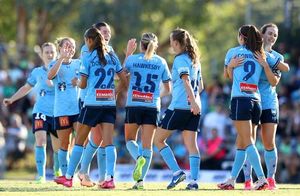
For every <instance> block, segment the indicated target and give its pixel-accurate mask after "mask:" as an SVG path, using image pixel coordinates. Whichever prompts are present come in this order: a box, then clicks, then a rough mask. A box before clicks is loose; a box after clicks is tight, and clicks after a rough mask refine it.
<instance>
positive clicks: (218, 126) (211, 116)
mask: <svg viewBox="0 0 300 196" xmlns="http://www.w3.org/2000/svg"><path fill="white" fill-rule="evenodd" d="M227 122H228V118H227V116H226V114H225V112H224V108H223V105H222V104H221V103H217V104H216V106H215V110H214V111H212V112H209V113H208V114H207V115H206V116H205V117H204V122H203V131H202V134H203V135H204V137H205V138H206V139H210V138H211V137H212V135H211V134H212V132H211V130H212V129H215V130H216V131H217V132H218V133H217V134H218V136H219V137H220V138H224V137H225V135H224V134H225V127H226V124H227Z"/></svg>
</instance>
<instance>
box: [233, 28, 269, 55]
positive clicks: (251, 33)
mask: <svg viewBox="0 0 300 196" xmlns="http://www.w3.org/2000/svg"><path fill="white" fill-rule="evenodd" d="M239 34H240V35H241V36H242V37H243V38H244V44H245V47H246V48H247V49H248V50H250V51H251V52H253V53H255V52H259V53H260V54H261V55H265V52H264V49H263V40H262V36H261V34H260V32H259V30H258V29H257V28H256V27H255V26H254V25H244V26H242V27H241V28H240V30H239Z"/></svg>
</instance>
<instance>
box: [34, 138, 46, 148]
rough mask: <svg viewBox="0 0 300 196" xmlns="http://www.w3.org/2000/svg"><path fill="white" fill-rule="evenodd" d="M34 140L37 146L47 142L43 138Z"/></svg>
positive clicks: (44, 144)
mask: <svg viewBox="0 0 300 196" xmlns="http://www.w3.org/2000/svg"><path fill="white" fill-rule="evenodd" d="M35 142H36V145H37V146H46V143H47V141H46V139H45V138H37V139H36V141H35Z"/></svg>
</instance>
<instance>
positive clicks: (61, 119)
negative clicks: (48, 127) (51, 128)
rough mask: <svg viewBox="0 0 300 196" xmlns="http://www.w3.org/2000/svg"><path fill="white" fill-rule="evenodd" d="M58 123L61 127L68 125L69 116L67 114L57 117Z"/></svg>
mask: <svg viewBox="0 0 300 196" xmlns="http://www.w3.org/2000/svg"><path fill="white" fill-rule="evenodd" d="M59 125H60V126H61V127H66V126H69V125H70V122H69V117H67V116H62V117H59Z"/></svg>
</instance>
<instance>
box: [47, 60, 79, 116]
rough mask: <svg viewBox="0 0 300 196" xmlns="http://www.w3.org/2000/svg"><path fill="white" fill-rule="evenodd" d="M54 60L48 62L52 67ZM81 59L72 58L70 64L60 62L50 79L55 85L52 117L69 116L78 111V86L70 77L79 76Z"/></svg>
mask: <svg viewBox="0 0 300 196" xmlns="http://www.w3.org/2000/svg"><path fill="white" fill-rule="evenodd" d="M55 63H56V61H53V62H51V63H50V65H49V67H50V68H51V67H53V65H54V64H55ZM80 65H81V61H80V60H79V59H72V60H71V63H70V64H64V63H63V64H62V65H61V67H60V69H59V71H58V73H57V75H56V76H55V77H54V78H53V79H52V80H53V83H54V87H55V99H54V117H58V116H71V115H76V114H78V113H79V107H78V87H74V86H73V85H72V82H71V81H72V79H73V78H75V77H77V78H78V77H79V69H80Z"/></svg>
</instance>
